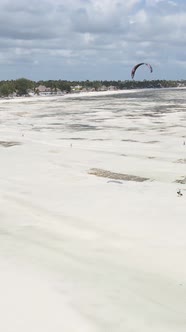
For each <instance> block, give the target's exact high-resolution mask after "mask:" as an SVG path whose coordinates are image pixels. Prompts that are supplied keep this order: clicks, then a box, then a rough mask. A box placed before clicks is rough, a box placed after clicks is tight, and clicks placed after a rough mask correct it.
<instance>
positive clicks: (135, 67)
mask: <svg viewBox="0 0 186 332" xmlns="http://www.w3.org/2000/svg"><path fill="white" fill-rule="evenodd" d="M141 65H146V66H147V67H149V69H150V72H151V73H152V72H153V70H152V66H151V65H149V63H145V62H142V63H138V64H137V65H136V66H134V68H132V71H131V77H132V78H134V75H135V72H136V69H137V68H138V67H139V66H141Z"/></svg>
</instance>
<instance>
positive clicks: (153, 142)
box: [143, 141, 159, 144]
mask: <svg viewBox="0 0 186 332" xmlns="http://www.w3.org/2000/svg"><path fill="white" fill-rule="evenodd" d="M143 143H146V144H155V143H159V141H146V142H143Z"/></svg>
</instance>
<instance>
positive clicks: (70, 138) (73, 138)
mask: <svg viewBox="0 0 186 332" xmlns="http://www.w3.org/2000/svg"><path fill="white" fill-rule="evenodd" d="M60 139H61V140H63V141H66V140H67V141H83V140H86V138H83V137H69V138H68V137H63V138H60Z"/></svg>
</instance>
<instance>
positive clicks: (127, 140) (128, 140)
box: [121, 139, 140, 143]
mask: <svg viewBox="0 0 186 332" xmlns="http://www.w3.org/2000/svg"><path fill="white" fill-rule="evenodd" d="M121 141H122V142H131V143H140V142H139V141H137V140H135V139H122V140H121Z"/></svg>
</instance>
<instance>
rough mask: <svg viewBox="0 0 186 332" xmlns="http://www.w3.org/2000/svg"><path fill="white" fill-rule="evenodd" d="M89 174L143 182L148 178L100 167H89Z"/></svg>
mask: <svg viewBox="0 0 186 332" xmlns="http://www.w3.org/2000/svg"><path fill="white" fill-rule="evenodd" d="M88 173H89V174H91V175H96V176H99V177H103V178H109V179H114V180H124V181H136V182H144V181H147V180H149V178H144V177H141V176H136V175H130V174H123V173H115V172H110V171H106V170H104V169H100V168H91V169H90V170H89V172H88Z"/></svg>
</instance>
